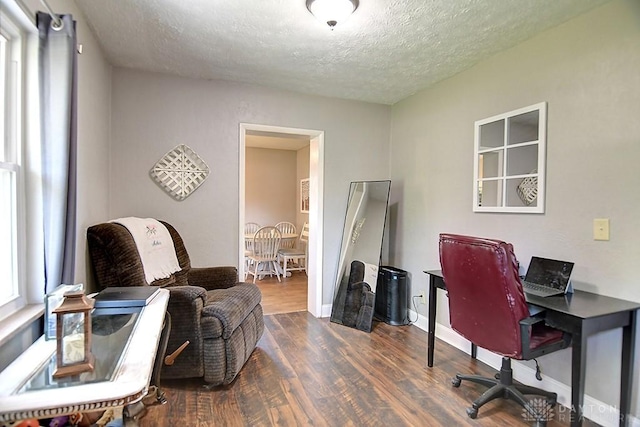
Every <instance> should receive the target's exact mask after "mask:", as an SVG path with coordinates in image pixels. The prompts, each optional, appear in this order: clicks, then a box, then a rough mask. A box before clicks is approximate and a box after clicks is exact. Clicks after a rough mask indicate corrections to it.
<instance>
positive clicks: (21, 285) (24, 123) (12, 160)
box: [0, 0, 44, 320]
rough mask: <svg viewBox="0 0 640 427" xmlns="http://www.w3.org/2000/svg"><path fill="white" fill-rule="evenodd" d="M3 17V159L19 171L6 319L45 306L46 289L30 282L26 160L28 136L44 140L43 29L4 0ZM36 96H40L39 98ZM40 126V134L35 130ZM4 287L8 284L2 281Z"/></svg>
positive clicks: (3, 305) (2, 309)
mask: <svg viewBox="0 0 640 427" xmlns="http://www.w3.org/2000/svg"><path fill="white" fill-rule="evenodd" d="M0 6H1V7H0V21H2V28H0V31H1V32H2V35H3V37H5V38H6V39H7V40H8V41H7V61H6V62H5V63H3V64H1V66H2V67H4V69H5V70H9V71H10V72H9V73H7V74H6V75H5V91H6V92H5V97H4V98H5V99H4V101H5V102H6V103H5V104H4V114H3V116H2V120H3V122H4V124H5V126H6V127H5V129H4V134H5V136H4V137H3V141H2V143H3V144H4V147H3V149H4V157H2V158H0V169H3V170H10V171H11V172H12V173H13V175H14V181H15V184H14V187H13V195H12V197H13V201H14V206H13V218H12V220H13V221H12V222H13V223H12V240H13V245H14V247H13V250H12V254H13V259H12V260H11V263H12V265H13V269H14V275H13V276H14V282H15V283H12V284H10V286H12V287H14V289H13V292H12V295H11V296H10V297H9V298H7V299H5V300H3V301H0V320H1V319H5V318H7V317H9V316H12V315H14V314H16V313H19V312H20V311H21V310H23V309H24V308H25V307H26V306H27V305H28V304H41V303H42V302H43V297H44V295H43V293H44V292H43V291H40V292H38V290H37V287H36V288H33V289H32V287H33V286H31V287H30V286H29V282H28V277H27V274H26V272H27V271H28V269H27V266H28V265H29V261H28V259H27V256H28V253H27V249H26V248H27V240H26V236H27V233H26V229H27V227H26V224H27V221H28V219H27V215H28V212H27V182H26V175H27V172H26V164H25V160H26V158H27V151H26V150H27V144H28V143H29V141H28V139H27V138H32V137H33V136H36V135H37V139H38V140H39V108H33V107H37V102H32V101H35V99H37V93H38V92H39V82H38V78H37V75H38V74H37V47H38V43H37V28H36V26H35V23H34V22H33V20H31V19H30V18H29V17H28V15H27V14H26V12H25V11H24V10H22V9H21V8H20V7H19V6H18V5H17V4H16V3H14V2H7V1H5V0H1V1H0ZM34 96H35V98H34ZM34 130H35V132H34ZM0 286H3V284H2V283H0Z"/></svg>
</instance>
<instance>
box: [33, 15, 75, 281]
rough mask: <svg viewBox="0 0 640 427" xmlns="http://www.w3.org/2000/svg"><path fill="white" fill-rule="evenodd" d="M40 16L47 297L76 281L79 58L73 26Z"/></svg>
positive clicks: (64, 17) (67, 21) (66, 20)
mask: <svg viewBox="0 0 640 427" xmlns="http://www.w3.org/2000/svg"><path fill="white" fill-rule="evenodd" d="M59 18H60V20H61V21H62V25H61V27H60V28H56V27H55V25H53V24H52V22H53V19H52V18H51V16H49V14H47V13H43V12H38V14H37V24H38V32H39V37H40V41H39V68H40V71H39V77H40V91H41V92H40V108H41V141H42V177H43V178H42V179H43V182H42V196H43V224H42V225H43V230H42V231H43V235H44V268H45V289H44V290H45V292H49V291H51V290H53V289H55V288H56V287H57V286H59V285H60V284H63V283H64V284H71V283H73V282H74V270H75V240H76V156H77V143H76V140H77V134H76V127H77V126H76V119H77V117H76V116H77V115H76V109H77V77H76V75H77V62H76V61H77V59H76V56H77V54H76V30H75V21H73V18H72V16H71V15H59Z"/></svg>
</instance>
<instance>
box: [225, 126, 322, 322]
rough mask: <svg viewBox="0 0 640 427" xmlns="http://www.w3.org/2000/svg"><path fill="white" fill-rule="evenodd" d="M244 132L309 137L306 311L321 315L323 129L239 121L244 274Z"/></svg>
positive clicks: (240, 230)
mask: <svg viewBox="0 0 640 427" xmlns="http://www.w3.org/2000/svg"><path fill="white" fill-rule="evenodd" d="M247 131H261V132H274V133H290V134H296V135H307V136H309V139H310V140H311V143H310V147H309V197H310V208H309V256H308V262H309V266H308V277H309V282H308V294H307V310H308V311H309V312H310V313H311V314H312V315H313V316H315V317H321V316H322V270H323V269H322V253H323V238H322V236H323V235H324V233H323V230H322V226H323V224H324V218H323V211H324V209H323V202H324V185H323V183H324V132H323V131H319V130H310V129H296V128H287V127H281V126H268V125H257V124H251V123H240V149H239V150H238V151H239V168H238V169H239V174H238V175H239V176H238V183H239V185H238V187H239V193H240V194H239V198H238V199H239V221H238V225H239V226H238V248H239V250H238V266H239V267H238V270H239V273H240V274H241V276H240V277H244V232H243V227H242V224H244V222H245V220H244V209H245V200H244V193H245V147H246V145H245V144H246V138H245V137H246V133H247Z"/></svg>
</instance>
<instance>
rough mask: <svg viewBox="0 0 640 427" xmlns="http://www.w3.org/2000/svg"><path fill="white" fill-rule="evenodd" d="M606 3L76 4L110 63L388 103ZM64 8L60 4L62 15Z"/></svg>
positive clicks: (213, 0)
mask: <svg viewBox="0 0 640 427" xmlns="http://www.w3.org/2000/svg"><path fill="white" fill-rule="evenodd" d="M606 1H607V0H360V7H359V8H358V9H357V10H356V11H355V13H354V14H353V15H352V16H351V17H350V18H349V19H348V20H347V21H345V22H344V23H342V24H339V25H338V26H337V27H336V28H335V30H334V31H330V30H329V28H328V27H327V26H326V25H325V24H322V23H320V22H319V21H317V20H316V19H315V18H314V17H313V16H312V15H311V14H310V13H309V11H308V10H307V8H306V6H305V0H135V1H132V0H76V3H77V5H78V6H79V8H80V9H81V10H82V12H83V13H84V14H85V16H86V18H87V20H88V21H89V25H90V26H91V27H92V29H93V31H94V33H95V34H96V36H97V38H98V39H99V41H100V43H101V45H102V47H103V49H104V52H105V54H106V56H107V58H108V60H109V61H110V62H111V64H113V65H115V66H121V67H128V68H135V69H141V70H148V71H156V72H162V73H169V74H174V75H179V76H184V77H195V78H203V79H224V80H233V81H239V82H247V83H255V84H259V85H263V86H268V87H274V88H280V89H287V90H292V91H296V92H302V93H308V94H315V95H324V96H329V97H337V98H345V99H355V100H362V101H370V102H376V103H383V104H394V103H396V102H397V101H400V100H401V99H403V98H406V97H408V96H410V95H412V94H414V93H416V92H418V91H420V90H422V89H424V88H427V87H429V86H430V85H432V84H434V83H436V82H438V81H440V80H443V79H446V78H447V77H450V76H452V75H454V74H456V73H459V72H460V71H463V70H465V69H467V68H469V67H471V66H473V65H474V64H476V63H477V62H479V61H481V60H482V59H484V58H487V57H489V56H491V55H493V54H495V53H496V52H499V51H501V50H504V49H506V48H509V47H511V46H514V45H516V44H518V43H520V42H522V41H524V40H526V39H528V38H530V37H532V36H534V35H535V34H537V33H539V32H541V31H544V30H546V29H548V28H551V27H553V26H556V25H558V24H560V23H562V22H565V21H567V20H569V19H571V18H573V17H575V16H577V15H579V14H581V13H584V12H586V11H587V10H589V9H591V8H593V7H595V6H597V5H600V4H602V3H605V2H606ZM60 12H61V13H62V12H64V11H60Z"/></svg>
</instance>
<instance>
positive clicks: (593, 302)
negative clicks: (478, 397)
mask: <svg viewBox="0 0 640 427" xmlns="http://www.w3.org/2000/svg"><path fill="white" fill-rule="evenodd" d="M425 273H427V274H428V275H429V331H428V342H427V365H428V366H429V367H432V366H433V352H434V348H435V338H436V334H435V332H436V310H437V304H436V299H437V298H436V290H437V289H444V290H446V289H447V287H446V285H445V283H444V279H443V278H442V271H440V270H430V271H425ZM527 302H528V303H529V304H534V305H537V306H539V307H542V308H544V309H546V310H545V311H544V314H545V323H547V324H548V325H549V326H552V327H554V328H557V329H560V330H563V331H566V332H570V333H571V334H572V335H573V340H572V344H571V347H572V350H571V425H572V426H580V425H582V418H583V412H582V408H583V406H584V405H583V404H584V380H585V368H586V358H587V338H588V337H589V336H590V335H593V334H595V333H597V332H601V331H606V330H609V329H615V328H622V354H621V360H622V369H621V373H620V374H621V376H620V425H621V426H626V425H628V423H629V418H630V416H629V411H630V409H631V408H630V400H631V386H632V379H631V373H632V368H633V358H634V348H635V337H636V330H635V329H636V328H635V325H636V313H637V310H638V309H639V308H640V304H638V303H635V302H631V301H624V300H620V299H616V298H610V297H605V296H602V295H597V294H593V293H590V292H584V291H575V292H574V293H573V294H567V295H561V296H554V297H545V298H543V297H536V296H532V295H527ZM475 349H476V348H475V345H472V356H474V357H475Z"/></svg>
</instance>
